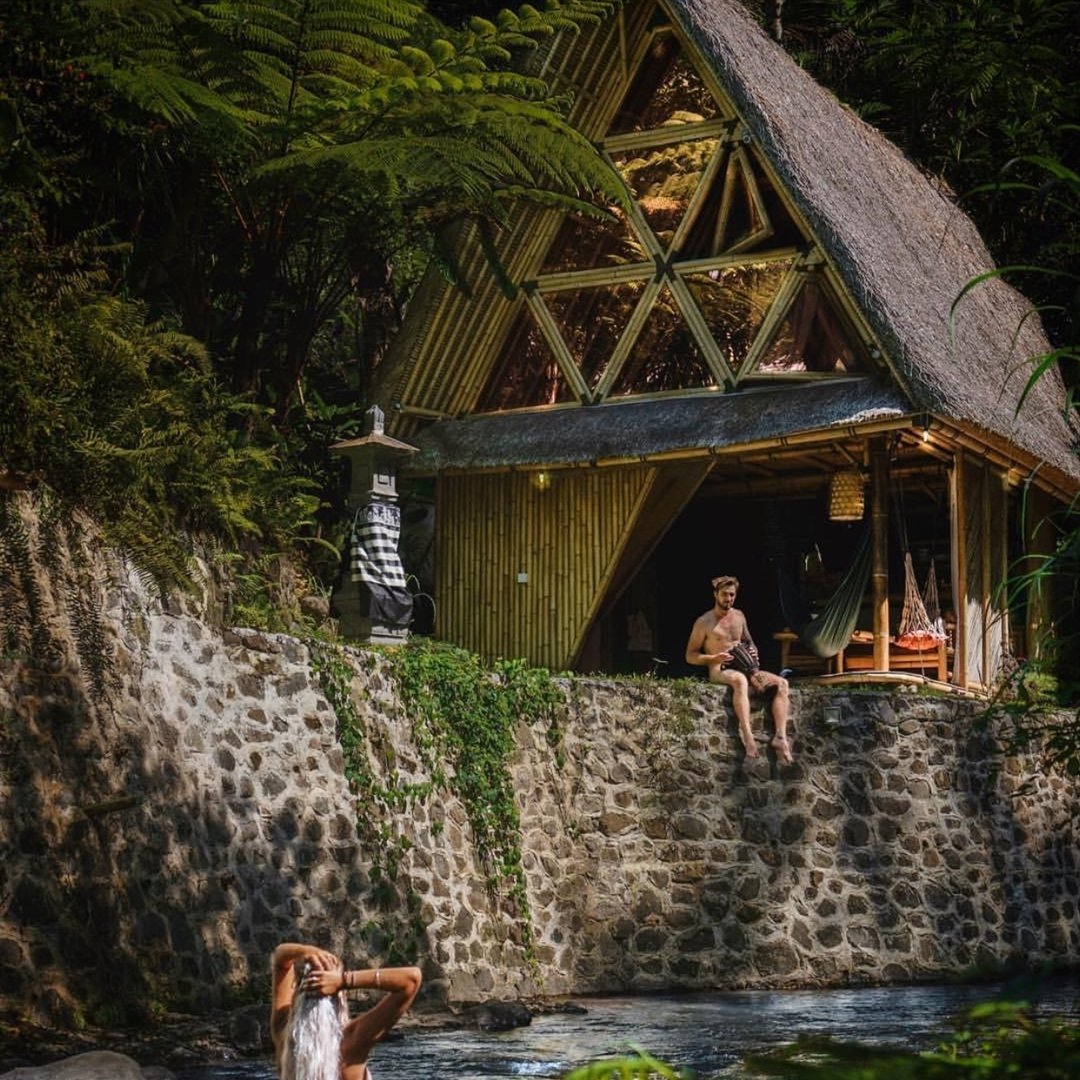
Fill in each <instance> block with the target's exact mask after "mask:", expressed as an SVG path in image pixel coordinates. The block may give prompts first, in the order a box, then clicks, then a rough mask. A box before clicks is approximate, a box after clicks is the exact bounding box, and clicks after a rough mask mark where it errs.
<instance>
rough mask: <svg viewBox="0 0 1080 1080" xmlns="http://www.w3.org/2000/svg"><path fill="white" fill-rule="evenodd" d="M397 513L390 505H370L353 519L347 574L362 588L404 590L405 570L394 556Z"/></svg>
mask: <svg viewBox="0 0 1080 1080" xmlns="http://www.w3.org/2000/svg"><path fill="white" fill-rule="evenodd" d="M400 535H401V511H400V509H399V508H398V507H397V506H394V505H393V504H392V503H381V502H372V503H368V504H367V506H362V507H360V509H359V510H357V511H356V517H354V518H353V528H352V542H351V544H350V545H349V574H350V575H351V577H352V580H353V581H362V582H364V583H365V584H366V585H383V586H386V587H388V588H392V589H404V588H405V570H404V568H403V567H402V565H401V557H400V556H399V555H398V538H399V536H400Z"/></svg>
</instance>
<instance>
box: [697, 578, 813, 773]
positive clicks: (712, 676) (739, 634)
mask: <svg viewBox="0 0 1080 1080" xmlns="http://www.w3.org/2000/svg"><path fill="white" fill-rule="evenodd" d="M712 587H713V596H714V597H715V603H714V604H713V606H712V608H710V609H709V610H708V611H706V612H705V614H704V615H702V616H701V617H700V618H699V619H698V620H697V621H696V622H695V623H694V629H693V630H691V631H690V640H689V641H688V642H687V643H686V662H687V663H688V664H699V665H700V664H703V665H705V666H706V667H707V668H708V669H709V682H712V683H722V684H723V685H724V686H730V687H731V700H732V706H733V708H734V709H735V716H736V718H737V719H738V721H739V738H740V739H742V742H743V746H744V747H745V748H746V756H747V757H748V758H756V757H757V756H758V748H757V742H756V741H755V739H754V733H753V731H752V730H751V729H750V692H751V691H753V692H754V693H755V694H766V693H769V692H770V691H771V692H772V702H771V708H772V717H773V724H774V726H775V731H774V733H773V737H772V742H771V744H770V745H771V746H772V747H773V749H774V750H775V751H776V756H777V757H778V758H779V759H780V760H781V761H782V762H783V763H784V764H785V765H790V764H791V762H792V760H793V759H792V756H791V747H790V746H789V745H788V740H787V723H788V684H787V679H782V678H781V677H780V676H779V675H773V674H772V673H771V672H769V671H758V672H756V673H755V674H754V675H751V676H750V678H749V679H747V677H746V676H745V675H744V674H743V673H742V672H741V671H736V670H735V669H734V668H731V667H725V665H726V664H729V663H730V662H731V653H730V652H728V649H730V648H731V646H732V645H735V644H737V643H738V642H742V643H743V644H744V645H746V646H748V647H749V648H750V649H751V650H752V651H753V653H754V655H755V657H756V656H757V646H756V645H755V644H754V642H753V641H752V640H751V638H750V631H749V630H748V629H747V626H746V616H745V615H743V613H742V612H741V611H739V609H738V608H736V607H735V593H736V592H737V591H738V588H739V580H738V578H734V577H728V576H723V577H715V578H713V579H712Z"/></svg>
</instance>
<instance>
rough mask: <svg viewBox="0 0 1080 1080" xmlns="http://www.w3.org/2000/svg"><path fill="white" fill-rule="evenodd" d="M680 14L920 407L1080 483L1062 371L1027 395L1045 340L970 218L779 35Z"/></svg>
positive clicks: (691, 4) (685, 6) (721, 0)
mask: <svg viewBox="0 0 1080 1080" xmlns="http://www.w3.org/2000/svg"><path fill="white" fill-rule="evenodd" d="M670 6H671V9H672V12H673V14H674V15H675V16H676V17H677V18H678V20H679V22H680V24H681V25H682V26H683V28H684V30H685V31H686V32H687V34H688V36H690V37H691V38H692V40H693V41H694V42H695V43H696V44H697V45H698V47H699V48H700V49H701V51H702V52H703V54H704V55H705V58H706V59H707V60H708V62H709V63H710V65H711V66H712V68H713V70H714V71H715V72H716V74H717V76H718V77H719V78H720V81H721V82H722V83H723V85H724V86H725V88H726V89H727V91H728V93H729V94H730V95H731V97H732V99H733V100H734V102H735V104H736V107H737V108H738V109H739V111H740V113H741V114H742V118H743V120H744V121H745V122H746V124H747V126H748V127H749V128H750V130H751V131H752V132H753V135H754V137H755V139H757V140H758V142H759V144H760V146H761V148H762V149H763V150H764V152H765V155H766V157H767V158H768V159H769V160H770V161H771V162H772V164H773V166H774V168H775V169H776V170H777V173H778V175H779V177H780V179H781V182H782V183H784V184H785V186H786V188H787V190H788V192H789V193H790V195H791V196H792V198H793V199H794V200H795V202H796V203H797V204H798V206H799V207H800V209H801V210H802V212H803V214H804V215H805V217H806V218H807V220H808V221H809V223H810V225H811V227H812V228H813V229H814V231H815V232H816V234H817V236H818V238H819V240H820V241H821V243H822V244H823V245H824V247H825V249H826V251H827V252H828V254H829V256H830V257H831V258H832V259H833V260H834V262H835V263H836V265H837V267H838V268H839V270H840V272H841V274H842V276H843V278H844V280H845V282H846V283H847V285H848V287H849V289H850V290H851V293H852V295H853V296H854V298H855V300H856V302H857V303H858V304H859V306H860V308H861V310H862V311H863V313H864V315H865V316H866V318H867V319H868V320H869V321H870V323H871V325H872V326H873V328H874V330H875V332H876V333H877V334H878V336H879V338H880V339H881V340H882V342H883V343H884V344H885V346H886V349H887V351H888V352H889V354H890V356H891V358H892V360H893V362H894V363H895V364H896V365H897V367H898V369H899V372H900V374H901V376H902V378H903V379H904V380H905V381H906V383H907V385H908V388H909V390H910V392H911V395H912V398H913V400H914V401H915V403H916V404H917V405H918V406H919V407H920V408H922V409H926V410H928V411H930V412H935V413H940V414H942V415H946V416H949V417H952V418H953V419H956V420H961V421H963V422H964V423H965V425H970V427H972V428H973V429H982V430H986V431H989V432H992V433H995V434H997V435H1000V436H1004V437H1005V438H1007V439H1008V440H1009V441H1010V442H1014V443H1016V444H1017V445H1018V446H1019V447H1021V448H1023V449H1025V450H1028V451H1030V452H1031V453H1032V454H1034V455H1035V456H1036V457H1039V458H1044V459H1046V460H1047V461H1048V462H1050V463H1051V464H1052V465H1055V466H1057V467H1058V468H1060V469H1061V470H1062V471H1064V472H1066V473H1067V474H1069V475H1070V476H1072V477H1074V478H1080V464H1078V462H1077V458H1076V456H1075V454H1074V453H1073V449H1072V448H1073V445H1074V443H1075V441H1076V434H1077V433H1076V430H1075V428H1071V427H1070V425H1069V424H1068V423H1066V421H1065V419H1064V416H1063V408H1064V405H1063V403H1064V392H1063V389H1062V385H1061V381H1060V379H1059V378H1058V377H1057V375H1056V373H1054V374H1052V375H1050V376H1049V377H1047V378H1046V379H1045V381H1044V382H1043V383H1042V384H1041V385H1040V386H1039V387H1038V389H1037V390H1036V392H1035V393H1033V394H1032V395H1031V396H1030V398H1029V399H1028V401H1027V402H1026V403H1025V404H1024V406H1023V408H1022V409H1021V411H1020V414H1019V416H1017V415H1016V414H1015V410H1016V404H1017V402H1018V400H1019V398H1020V395H1021V393H1022V391H1023V388H1024V386H1025V384H1026V382H1027V379H1028V376H1029V375H1030V374H1031V370H1032V369H1031V365H1030V364H1029V363H1027V362H1026V358H1027V357H1030V356H1034V355H1039V354H1042V353H1044V352H1046V351H1047V350H1048V349H1049V345H1048V343H1047V341H1046V338H1045V335H1044V334H1043V332H1042V330H1041V328H1040V326H1039V324H1038V320H1037V319H1036V318H1027V319H1025V316H1027V315H1029V313H1030V312H1031V307H1032V305H1031V303H1030V302H1029V301H1028V300H1027V299H1025V298H1024V297H1023V296H1021V295H1020V294H1019V293H1018V292H1016V291H1015V290H1014V289H1012V288H1011V287H1010V286H1009V285H1007V284H1006V283H1005V282H1004V281H1002V280H1001V279H999V278H995V279H992V280H990V281H987V282H986V283H985V284H984V285H981V286H979V287H978V288H976V289H975V290H973V291H972V292H971V293H969V294H968V295H967V296H966V297H965V298H964V299H963V301H961V303H960V305H959V307H958V308H957V312H956V322H955V327H950V322H949V311H950V309H951V307H952V305H953V303H954V302H955V300H956V298H957V297H958V296H959V295H960V293H961V291H962V290H963V288H964V286H965V285H966V284H967V283H968V282H969V281H971V280H972V279H973V278H975V277H976V276H978V275H979V274H982V273H985V272H986V271H987V270H989V269H992V267H993V265H994V263H993V260H992V259H991V257H990V254H989V252H988V251H987V249H986V245H985V244H984V243H983V241H982V238H981V237H980V235H979V233H978V231H977V230H976V228H975V226H974V224H973V223H972V222H971V220H970V218H968V217H967V215H966V214H964V213H963V212H962V211H960V210H959V209H958V208H957V206H956V204H955V202H953V201H952V199H951V198H950V197H949V196H948V195H947V194H945V193H944V192H942V191H941V189H940V188H939V187H938V186H936V185H935V184H934V183H932V182H931V181H930V180H929V179H928V178H927V177H926V176H925V175H924V174H923V173H922V172H921V171H920V170H919V169H918V168H917V167H916V166H915V165H914V164H912V162H910V161H909V160H908V159H907V158H906V157H905V156H904V155H903V154H902V153H901V152H900V150H899V149H898V148H897V147H896V146H895V145H893V143H891V142H890V141H889V140H888V139H886V138H885V136H884V135H882V134H881V133H880V132H879V131H877V130H876V129H874V128H872V127H871V126H870V125H869V124H866V123H864V122H863V121H862V120H860V119H859V118H858V117H857V116H855V114H854V113H852V112H851V111H850V110H849V109H847V108H846V107H845V106H843V105H841V104H840V102H839V101H838V100H837V99H836V98H835V97H834V96H833V95H832V94H831V93H829V92H828V91H827V90H825V89H824V88H823V87H822V86H820V85H819V84H818V83H816V82H815V81H814V80H813V79H812V78H811V77H810V76H809V75H808V74H807V73H806V72H805V71H804V70H803V69H802V68H800V67H799V66H798V64H796V63H795V62H794V61H793V60H792V59H791V57H790V56H788V55H787V53H785V52H784V50H783V49H781V48H780V47H779V46H778V45H776V44H775V43H774V42H773V41H771V40H770V39H769V38H768V37H767V35H766V34H765V33H764V32H763V31H762V30H761V29H760V27H759V26H758V25H757V24H756V23H755V22H753V20H752V19H751V18H750V17H749V16H748V15H747V14H746V12H745V10H744V9H743V7H742V5H741V4H738V3H736V2H734V0H672V3H671V5H670Z"/></svg>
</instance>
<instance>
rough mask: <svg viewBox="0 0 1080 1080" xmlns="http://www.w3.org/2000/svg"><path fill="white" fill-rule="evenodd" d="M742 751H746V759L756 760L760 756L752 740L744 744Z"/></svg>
mask: <svg viewBox="0 0 1080 1080" xmlns="http://www.w3.org/2000/svg"><path fill="white" fill-rule="evenodd" d="M743 749H744V750H745V751H746V756H747V757H748V758H757V757H760V756H761V755H760V754H759V753H758V748H757V743H756V742H755V741H754V740H753V739H751V740H750V742H749V743H745V744H744V745H743Z"/></svg>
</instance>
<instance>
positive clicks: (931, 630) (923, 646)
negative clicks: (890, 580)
mask: <svg viewBox="0 0 1080 1080" xmlns="http://www.w3.org/2000/svg"><path fill="white" fill-rule="evenodd" d="M946 637H947V635H946V634H945V624H944V622H943V621H942V618H941V603H940V601H939V600H938V586H937V573H936V571H935V569H934V560H933V559H931V560H930V569H929V570H928V571H927V572H926V587H925V588H924V590H923V594H922V595H921V596H920V595H919V583H918V582H917V581H916V580H915V567H914V566H913V565H912V562H911V552H910V551H905V552H904V609H903V611H901V613H900V625H899V626H898V627H897V630H896V639H895V640H896V644H897V645H899V646H901V648H904V649H918V650H919V651H920V652H927V651H929V650H932V649H936V648H937V647H938V646H939V645H941V644H942V642H944V641H945V640H946Z"/></svg>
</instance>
